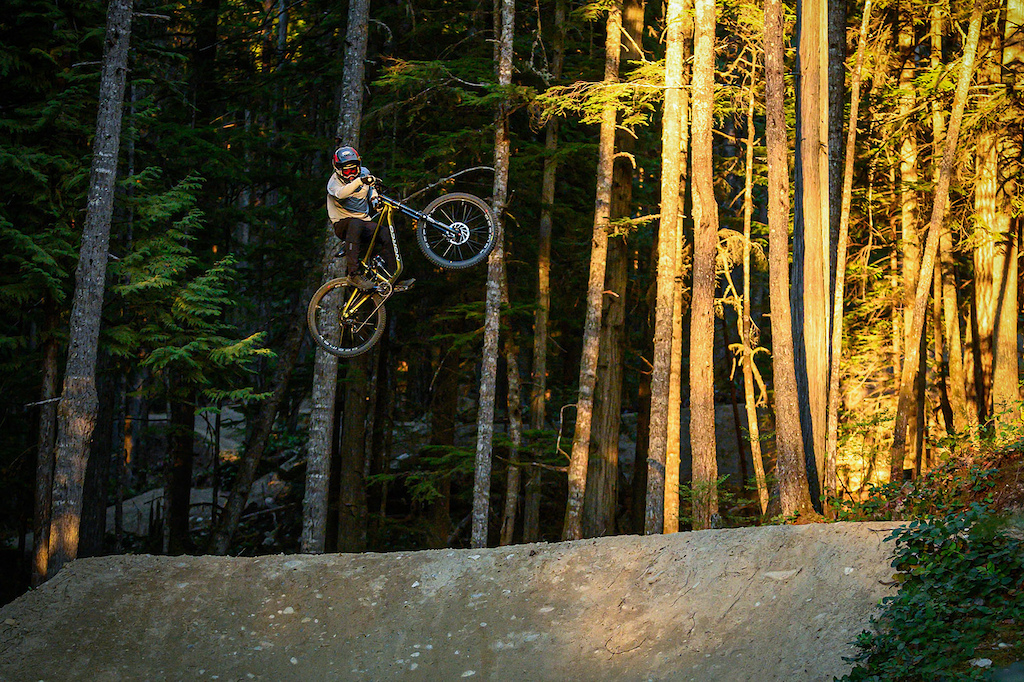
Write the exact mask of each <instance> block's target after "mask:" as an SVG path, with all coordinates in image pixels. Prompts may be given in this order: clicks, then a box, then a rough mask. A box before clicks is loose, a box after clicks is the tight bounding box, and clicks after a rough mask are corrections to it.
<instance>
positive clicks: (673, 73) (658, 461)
mask: <svg viewBox="0 0 1024 682" xmlns="http://www.w3.org/2000/svg"><path fill="white" fill-rule="evenodd" d="M683 19H684V4H683V1H682V0H671V1H670V2H669V3H668V8H667V13H666V15H665V24H666V53H665V112H664V115H663V117H662V124H661V125H662V129H661V156H662V159H661V221H660V227H659V229H658V270H657V293H656V298H655V305H654V360H653V366H654V367H653V370H652V373H651V418H650V436H649V439H648V451H647V505H646V511H645V515H644V532H645V533H646V534H648V535H651V534H654V533H662V532H664V530H665V503H666V498H667V496H670V495H678V492H676V491H672V490H669V489H668V486H667V481H666V479H667V476H666V464H667V462H666V450H667V446H668V443H667V441H668V415H669V395H670V390H669V378H670V372H671V361H672V312H673V307H674V301H675V296H674V292H673V290H674V288H675V286H676V272H677V268H678V264H677V263H676V231H677V230H678V229H679V228H678V225H679V209H680V207H679V176H680V173H681V170H682V169H681V167H680V144H681V139H682V123H683V120H682V118H683V112H682V105H683V101H682V86H683V83H682V67H683ZM676 466H677V467H678V464H676ZM676 480H677V487H678V475H677V476H676ZM677 519H678V512H677ZM676 527H677V528H678V520H677V521H676Z"/></svg>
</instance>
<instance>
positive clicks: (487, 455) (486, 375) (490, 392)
mask: <svg viewBox="0 0 1024 682" xmlns="http://www.w3.org/2000/svg"><path fill="white" fill-rule="evenodd" d="M497 7H498V3H495V9H496V10H497ZM500 7H501V15H500V18H499V17H498V16H497V15H496V16H495V17H494V19H495V28H496V29H497V28H498V27H499V26H500V29H501V30H500V35H501V40H500V41H498V43H497V44H496V45H495V68H496V69H497V73H498V85H500V86H507V85H510V84H511V83H512V37H513V29H514V24H513V20H514V18H515V2H514V0H501V2H500ZM496 32H497V31H496ZM508 116H509V103H508V102H507V101H502V102H501V103H500V104H498V112H497V115H496V116H495V120H494V196H493V198H492V204H491V209H492V211H493V213H494V223H495V224H494V228H495V233H496V234H495V247H494V251H492V252H491V255H490V256H489V257H488V260H487V302H486V306H485V312H484V348H483V367H482V369H481V371H480V409H479V410H478V412H477V421H476V465H475V470H474V476H473V527H472V532H471V537H470V545H471V546H472V547H486V546H487V519H488V516H489V514H490V497H491V446H492V442H493V438H494V393H495V382H496V380H497V375H498V330H499V326H500V320H501V282H502V280H503V279H504V277H505V273H504V269H505V235H504V229H503V222H504V214H505V202H506V200H507V195H508V159H509V139H508Z"/></svg>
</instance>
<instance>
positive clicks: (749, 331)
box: [739, 0, 871, 516]
mask: <svg viewBox="0 0 1024 682" xmlns="http://www.w3.org/2000/svg"><path fill="white" fill-rule="evenodd" d="M870 1H871V0H868V2H870ZM750 76H751V78H750V80H751V83H750V100H749V102H748V104H747V157H746V166H745V173H744V177H745V181H744V185H743V309H742V310H741V311H740V315H739V332H740V343H741V344H743V397H744V400H743V404H744V406H745V407H746V410H747V436H748V440H749V442H750V458H751V460H752V461H753V462H754V480H755V482H756V485H757V501H758V504H759V506H760V508H761V515H762V516H763V515H764V514H765V513H767V511H768V481H767V479H766V478H765V475H764V458H763V457H762V455H761V428H760V424H759V423H758V421H757V397H756V395H755V394H754V370H755V367H754V348H755V347H756V346H757V340H756V339H755V338H754V320H753V318H752V317H751V305H750V247H751V241H750V239H751V236H750V229H751V224H752V222H753V217H754V198H753V194H754V191H753V190H754V141H755V139H754V132H755V130H754V90H755V87H754V81H755V78H756V75H755V73H754V72H753V69H752V70H751V74H750Z"/></svg>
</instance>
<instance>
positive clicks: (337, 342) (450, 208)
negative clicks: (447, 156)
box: [306, 192, 495, 358]
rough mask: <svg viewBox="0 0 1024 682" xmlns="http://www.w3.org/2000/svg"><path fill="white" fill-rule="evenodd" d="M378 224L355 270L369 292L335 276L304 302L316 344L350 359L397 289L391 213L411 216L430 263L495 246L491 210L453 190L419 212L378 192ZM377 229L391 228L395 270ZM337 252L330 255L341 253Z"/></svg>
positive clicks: (461, 259)
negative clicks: (380, 250) (378, 250)
mask: <svg viewBox="0 0 1024 682" xmlns="http://www.w3.org/2000/svg"><path fill="white" fill-rule="evenodd" d="M376 201H377V209H378V212H377V215H376V216H375V220H376V223H377V226H376V228H375V229H374V231H373V236H372V237H371V238H370V240H369V244H368V245H367V247H366V251H365V253H364V255H363V256H362V258H361V259H360V261H359V266H358V273H359V274H361V275H362V276H363V277H365V278H366V279H367V280H369V281H371V282H372V283H373V284H374V287H373V288H372V289H370V290H368V291H361V290H360V289H359V288H358V287H356V286H355V283H354V282H353V279H352V277H351V275H353V274H355V273H348V275H346V276H345V277H336V278H334V279H332V280H330V281H328V282H326V283H325V284H324V285H323V286H321V287H320V288H319V289H317V291H316V293H315V294H313V298H312V299H310V301H309V308H308V310H307V312H306V322H307V323H308V325H309V331H310V333H311V334H312V336H313V339H314V340H315V341H316V342H317V344H318V345H319V346H320V347H321V348H323V349H324V350H325V351H327V352H328V353H331V354H332V355H337V356H338V357H343V358H349V357H355V356H357V355H362V354H363V353H365V352H367V351H369V350H370V349H371V348H373V346H374V344H376V343H377V342H378V341H379V340H380V337H381V336H383V334H384V327H385V322H386V321H387V311H386V310H385V308H384V303H385V302H386V301H387V300H388V299H389V298H390V297H391V296H392V295H393V294H396V293H399V292H400V291H401V290H402V289H401V287H398V286H396V282H397V281H398V276H399V275H400V274H401V273H402V254H401V252H400V251H399V249H398V239H396V238H395V225H394V221H393V216H394V214H395V213H396V212H398V213H401V214H403V215H405V216H408V217H409V218H412V219H413V221H415V230H416V241H417V242H418V243H419V245H420V250H421V251H422V252H423V255H424V256H426V257H427V259H428V260H430V261H431V262H432V263H435V264H437V265H440V266H441V267H443V268H454V269H461V268H468V267H472V266H474V265H477V264H478V263H480V262H481V261H483V260H484V259H485V258H487V256H488V255H489V254H490V253H491V250H492V249H493V248H494V239H495V230H494V219H493V218H492V217H491V209H490V208H489V207H488V206H487V204H486V203H484V202H483V200H481V199H479V198H478V197H475V196H473V195H472V194H465V193H462V192H453V193H451V194H445V195H443V196H440V197H438V198H437V199H434V201H432V202H430V204H428V205H427V207H426V208H425V209H423V211H417V210H416V209H414V208H411V207H409V206H407V205H405V204H403V203H402V202H400V201H397V200H395V199H392V198H390V197H388V196H385V195H383V194H380V193H378V194H377V198H376ZM382 229H387V230H390V233H391V244H392V247H393V248H394V251H395V263H396V267H395V271H394V272H389V271H388V270H387V267H386V265H385V262H384V258H382V257H381V256H380V255H379V254H377V255H374V253H373V251H374V245H375V243H376V241H377V236H378V234H380V231H381V230H382ZM340 256H341V254H340V253H339V254H338V255H337V256H335V258H337V257H340Z"/></svg>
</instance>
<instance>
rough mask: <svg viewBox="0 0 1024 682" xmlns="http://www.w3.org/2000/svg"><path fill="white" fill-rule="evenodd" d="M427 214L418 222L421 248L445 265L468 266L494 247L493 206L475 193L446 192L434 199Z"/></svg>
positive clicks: (425, 210)
mask: <svg viewBox="0 0 1024 682" xmlns="http://www.w3.org/2000/svg"><path fill="white" fill-rule="evenodd" d="M423 214H424V215H425V216H426V217H427V219H426V220H420V221H418V222H417V225H416V239H417V241H419V244H420V250H422V251H423V255H425V256H426V257H427V258H428V259H430V261H431V262H433V263H436V264H437V265H440V266H441V267H443V268H456V269H458V268H468V267H470V266H473V265H476V264H477V263H480V262H481V261H483V260H484V259H485V258H487V256H488V255H489V254H490V253H491V251H492V250H493V249H494V243H495V229H494V219H493V218H492V217H491V209H490V208H489V207H488V206H487V204H486V203H484V202H483V201H482V200H481V199H479V198H478V197H475V196H473V195H472V194H465V193H463V192H452V193H451V194H445V195H444V196H442V197H438V198H437V199H434V201H432V202H430V204H429V205H428V206H427V207H426V208H425V209H423ZM438 223H439V224H438Z"/></svg>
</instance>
